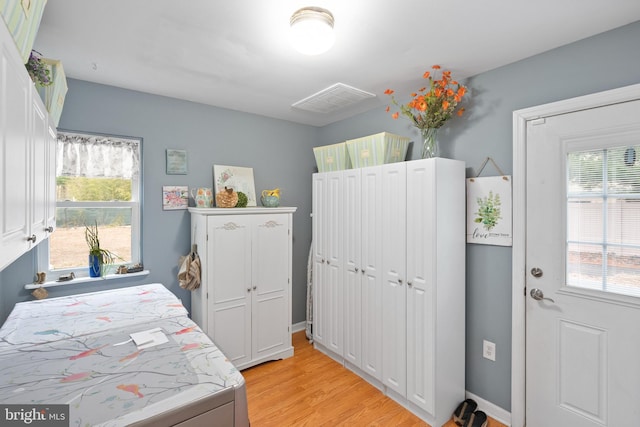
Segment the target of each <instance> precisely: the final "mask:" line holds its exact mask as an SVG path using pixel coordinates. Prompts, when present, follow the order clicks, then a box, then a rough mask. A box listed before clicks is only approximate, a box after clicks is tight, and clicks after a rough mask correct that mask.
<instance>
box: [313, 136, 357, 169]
mask: <svg viewBox="0 0 640 427" xmlns="http://www.w3.org/2000/svg"><path fill="white" fill-rule="evenodd" d="M313 154H314V155H315V156H316V164H317V165H318V172H334V171H341V170H345V169H351V161H350V160H349V156H348V155H347V145H346V143H344V142H340V143H338V144H332V145H324V146H322V147H314V148H313Z"/></svg>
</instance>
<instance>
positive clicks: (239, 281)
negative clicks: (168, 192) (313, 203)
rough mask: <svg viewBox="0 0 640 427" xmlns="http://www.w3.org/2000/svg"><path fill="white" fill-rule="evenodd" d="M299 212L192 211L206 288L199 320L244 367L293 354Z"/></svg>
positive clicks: (198, 298)
mask: <svg viewBox="0 0 640 427" xmlns="http://www.w3.org/2000/svg"><path fill="white" fill-rule="evenodd" d="M295 210H296V209H295V208H231V209H225V208H217V209H216V208H214V209H203V208H190V209H189V211H190V212H191V231H192V236H193V243H194V244H196V245H197V249H198V252H199V254H200V261H201V264H202V284H201V286H200V288H199V289H197V290H195V291H194V292H192V294H191V308H192V318H193V320H194V321H195V322H196V323H198V325H200V327H201V328H202V329H203V330H204V331H205V332H206V333H207V334H208V335H209V336H210V337H211V338H212V339H213V340H214V341H215V342H216V344H217V345H218V346H219V347H220V348H221V349H222V351H223V352H224V354H225V356H227V358H229V360H230V361H231V362H233V363H234V365H236V367H238V369H244V368H248V367H250V366H253V365H256V364H258V363H262V362H264V361H267V360H275V359H282V358H286V357H290V356H292V355H293V347H292V345H291V258H292V252H291V248H292V246H291V243H292V236H291V231H292V226H293V222H292V215H293V212H295Z"/></svg>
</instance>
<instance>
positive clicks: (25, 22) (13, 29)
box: [0, 0, 47, 64]
mask: <svg viewBox="0 0 640 427" xmlns="http://www.w3.org/2000/svg"><path fill="white" fill-rule="evenodd" d="M46 4H47V0H0V14H2V17H3V18H4V22H6V23H7V28H8V29H9V32H10V33H11V35H12V36H13V40H14V41H15V42H16V46H17V47H18V52H20V56H21V57H22V60H23V61H24V63H25V64H26V63H27V61H28V60H29V55H30V54H31V49H33V43H34V41H35V39H36V34H37V33H38V28H39V27H40V20H41V19H42V14H43V12H44V7H45V6H46Z"/></svg>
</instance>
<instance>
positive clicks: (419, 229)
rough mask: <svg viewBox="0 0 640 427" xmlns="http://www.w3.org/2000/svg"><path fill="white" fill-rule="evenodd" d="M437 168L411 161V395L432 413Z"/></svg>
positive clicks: (409, 300) (409, 171)
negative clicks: (435, 187)
mask: <svg viewBox="0 0 640 427" xmlns="http://www.w3.org/2000/svg"><path fill="white" fill-rule="evenodd" d="M434 172H435V167H434V161H433V160H425V161H419V162H411V163H410V164H407V185H406V187H407V204H406V206H407V249H406V250H407V288H408V293H407V399H409V401H410V402H413V403H415V404H416V405H418V406H419V407H420V408H422V409H424V410H425V411H427V412H429V413H433V409H434V399H435V386H436V384H435V372H434V370H435V360H434V355H435V348H434V345H435V341H434V337H435V327H436V325H435V322H434V319H435V309H436V307H435V305H434V304H433V301H434V299H433V298H434V292H435V291H434V286H435V283H433V278H434V277H435V274H436V272H435V271H434V267H435V265H434V261H435V256H436V255H437V254H436V253H435V251H434V248H435V244H436V239H437V236H436V235H435V230H436V228H435V226H436V223H435V218H434V211H435V209H434V206H435V203H436V198H435V196H436V195H435V193H434V180H435V175H434ZM460 232H461V233H463V232H464V230H461V231H460ZM438 326H440V327H446V325H438ZM454 409H455V408H454Z"/></svg>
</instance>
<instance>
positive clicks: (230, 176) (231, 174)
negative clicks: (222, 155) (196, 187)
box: [213, 165, 257, 206]
mask: <svg viewBox="0 0 640 427" xmlns="http://www.w3.org/2000/svg"><path fill="white" fill-rule="evenodd" d="M213 183H214V185H215V189H216V194H217V193H218V192H219V191H220V190H222V189H224V187H227V188H233V189H234V190H235V191H236V192H238V191H241V192H243V193H244V194H245V195H246V196H247V206H257V205H256V189H255V185H254V183H253V168H243V167H239V166H226V165H213Z"/></svg>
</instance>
